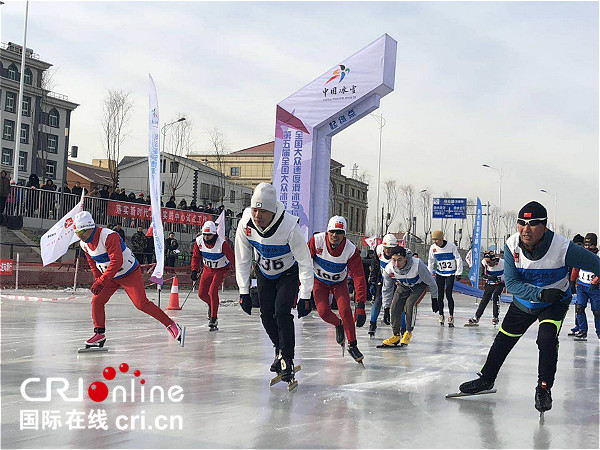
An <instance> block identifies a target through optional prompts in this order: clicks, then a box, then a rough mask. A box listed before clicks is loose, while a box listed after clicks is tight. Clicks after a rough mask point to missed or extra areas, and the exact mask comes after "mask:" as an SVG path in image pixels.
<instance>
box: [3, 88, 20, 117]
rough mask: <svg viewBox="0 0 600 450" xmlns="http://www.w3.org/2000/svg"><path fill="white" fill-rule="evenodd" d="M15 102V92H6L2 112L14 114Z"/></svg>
mask: <svg viewBox="0 0 600 450" xmlns="http://www.w3.org/2000/svg"><path fill="white" fill-rule="evenodd" d="M16 100H17V94H16V93H15V92H7V93H6V100H5V101H4V110H5V111H7V112H11V113H14V112H15V103H16Z"/></svg>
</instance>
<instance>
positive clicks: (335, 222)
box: [327, 216, 348, 234]
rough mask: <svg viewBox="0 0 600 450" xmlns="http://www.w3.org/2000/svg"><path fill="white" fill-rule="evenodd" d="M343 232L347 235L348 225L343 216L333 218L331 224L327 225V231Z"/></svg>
mask: <svg viewBox="0 0 600 450" xmlns="http://www.w3.org/2000/svg"><path fill="white" fill-rule="evenodd" d="M337 230H341V231H343V232H344V234H346V231H347V230H348V225H347V224H346V219H344V218H343V217H342V216H333V217H332V218H331V219H329V223H328V224H327V231H337Z"/></svg>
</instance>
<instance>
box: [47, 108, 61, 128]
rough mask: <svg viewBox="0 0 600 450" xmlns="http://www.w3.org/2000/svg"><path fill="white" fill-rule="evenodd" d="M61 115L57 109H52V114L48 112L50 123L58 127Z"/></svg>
mask: <svg viewBox="0 0 600 450" xmlns="http://www.w3.org/2000/svg"><path fill="white" fill-rule="evenodd" d="M58 121H59V115H58V111H57V110H56V109H54V108H53V109H52V111H50V114H48V125H50V126H51V127H54V128H58Z"/></svg>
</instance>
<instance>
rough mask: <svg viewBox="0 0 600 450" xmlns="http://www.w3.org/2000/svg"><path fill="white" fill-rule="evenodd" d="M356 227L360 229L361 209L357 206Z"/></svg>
mask: <svg viewBox="0 0 600 450" xmlns="http://www.w3.org/2000/svg"><path fill="white" fill-rule="evenodd" d="M356 229H357V230H360V210H359V209H358V208H356Z"/></svg>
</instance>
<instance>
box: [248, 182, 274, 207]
mask: <svg viewBox="0 0 600 450" xmlns="http://www.w3.org/2000/svg"><path fill="white" fill-rule="evenodd" d="M250 207H251V208H259V209H266V210H267V211H271V212H272V213H276V212H277V193H276V192H275V188H274V187H273V186H272V185H271V184H269V183H260V184H259V185H258V186H256V188H254V194H252V199H251V200H250Z"/></svg>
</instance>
